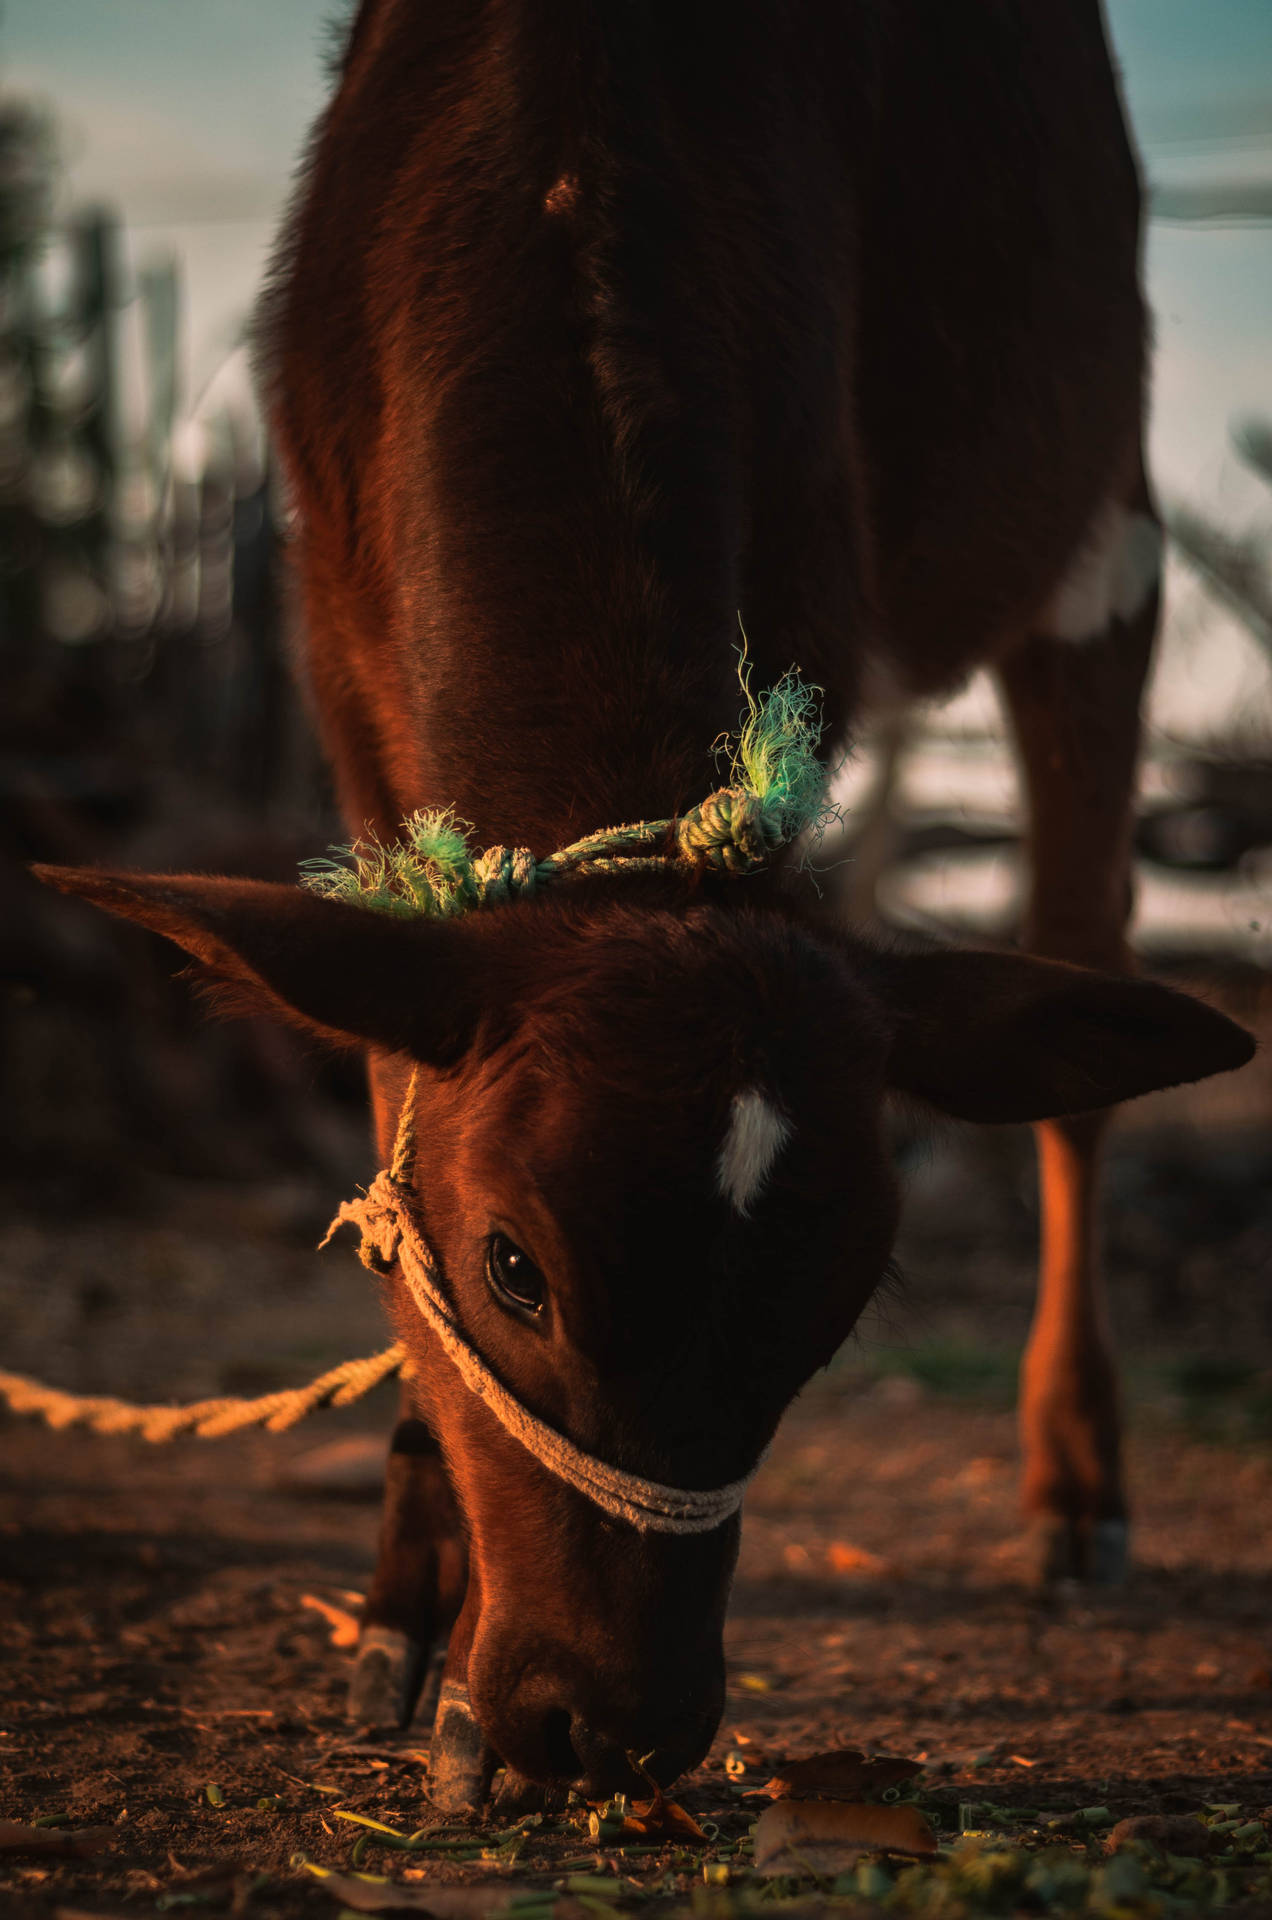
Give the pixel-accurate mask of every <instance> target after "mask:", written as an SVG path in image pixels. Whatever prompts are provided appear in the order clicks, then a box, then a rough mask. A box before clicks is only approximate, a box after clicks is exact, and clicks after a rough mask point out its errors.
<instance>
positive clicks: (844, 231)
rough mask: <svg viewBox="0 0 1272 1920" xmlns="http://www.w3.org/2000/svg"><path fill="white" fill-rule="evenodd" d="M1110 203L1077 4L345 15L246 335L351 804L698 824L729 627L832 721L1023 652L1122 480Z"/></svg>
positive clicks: (384, 816) (578, 822)
mask: <svg viewBox="0 0 1272 1920" xmlns="http://www.w3.org/2000/svg"><path fill="white" fill-rule="evenodd" d="M1137 219H1138V195H1137V187H1136V180H1135V172H1134V167H1133V163H1132V160H1131V156H1130V153H1129V151H1128V148H1127V144H1126V138H1125V134H1124V131H1123V128H1122V122H1121V116H1120V112H1119V108H1118V103H1117V99H1116V95H1115V90H1114V85H1113V80H1112V76H1111V73H1110V71H1109V69H1108V65H1107V60H1106V58H1105V55H1104V48H1103V40H1102V36H1101V31H1100V25H1099V19H1098V10H1097V8H1096V6H1095V5H1094V4H1091V5H1090V6H1081V7H1077V8H1075V7H1072V6H1059V5H1045V6H1041V7H1025V6H1013V5H994V6H989V7H981V8H977V9H975V10H974V12H973V13H972V14H971V16H970V17H969V15H968V13H967V11H966V10H965V9H961V8H958V7H950V8H945V9H940V10H938V12H937V13H935V14H934V13H933V11H932V9H930V8H926V7H919V6H915V5H905V4H892V5H886V6H885V5H879V4H871V5H848V6H844V7H825V6H820V5H804V6H790V5H783V6H777V5H773V6H757V7H749V8H744V9H742V10H740V11H739V10H738V9H736V8H726V7H722V6H702V7H699V8H695V9H693V10H692V12H691V13H690V15H688V16H686V15H685V14H684V12H683V10H682V9H679V8H673V7H666V8H663V7H657V6H628V5H623V6H618V7H613V8H606V7H598V6H595V5H593V4H590V0H589V3H588V4H567V5H565V6H556V5H553V6H547V5H543V6H539V5H533V4H531V5H516V4H509V5H497V6H493V7H484V8H483V7H476V6H472V5H469V4H463V5H451V6H441V7H429V8H428V9H427V10H421V9H417V8H409V7H397V8H394V7H392V6H389V5H371V6H369V7H368V8H366V9H364V12H363V15H362V17H361V20H360V22H359V25H358V27H357V29H356V30H355V33H354V35H353V38H352V42H351V46H350V51H349V55H348V59H347V64H346V71H345V76H344V81H343V85H342V87H341V89H340V91H339V93H338V94H337V96H336V99H335V101H334V103H333V105H332V107H331V109H330V112H329V116H328V120H327V122H326V125H325V127H324V129H323V130H322V132H321V134H320V136H319V138H318V141H317V144H316V147H315V151H314V157H313V162H312V165H311V169H310V172H309V176H308V181H307V185H306V190H305V194H304V197H303V200H302V203H301V208H300V212H299V217H298V219H297V221H296V224H295V228H294V232H293V234H292V236H291V238H290V240H289V243H288V249H287V256H286V258H287V268H286V272H285V274H284V276H283V278H282V279H281V282H280V286H279V291H278V296H277V301H276V312H275V316H274V320H273V324H272V329H271V334H270V341H271V352H272V356H273V358H272V365H273V374H274V387H275V395H276V405H275V414H276V419H277V422H278V425H279V428H280V432H281V435H282V439H283V445H284V448H285V449H286V452H287V455H288V461H289V468H290V471H291V473H292V475H293V478H294V481H295V485H296V489H297V495H298V500H299V504H300V509H301V532H300V536H299V538H300V543H301V563H302V577H303V581H304V592H305V612H306V624H307V632H308V641H307V646H308V658H309V665H310V671H311V674H312V676H313V680H314V684H315V688H316V691H317V695H318V707H319V714H320V718H321V720H322V723H323V725H324V728H325V730H326V733H327V736H328V739H329V741H330V745H331V749H332V754H333V758H334V761H335V764H336V768H337V772H338V776H339V778H340V781H341V786H342V791H343V794H344V796H345V807H346V812H347V814H348V817H349V819H350V821H351V822H352V823H353V824H354V825H356V826H361V824H362V822H363V821H365V820H370V821H371V822H373V823H375V824H376V825H377V826H378V827H379V829H380V830H381V831H382V832H383V833H386V834H391V833H393V832H395V831H396V827H397V822H398V821H399V820H401V819H402V818H403V817H404V816H405V814H406V813H407V812H408V811H409V810H410V809H411V808H413V807H415V806H418V805H423V804H427V805H448V804H452V803H453V804H454V805H455V806H456V807H457V808H458V810H459V812H460V813H461V815H462V816H463V817H464V818H466V819H468V820H471V821H472V822H473V823H474V826H475V828H476V833H477V838H478V840H479V841H480V842H481V843H486V842H492V841H503V842H508V843H516V842H518V841H521V842H525V843H527V844H530V845H534V846H545V847H546V846H548V845H549V844H561V843H564V842H565V841H566V840H569V839H570V838H572V837H573V836H574V835H575V834H577V833H579V832H582V831H586V830H587V829H589V828H591V827H592V826H594V825H595V824H596V823H597V822H600V821H609V820H617V819H623V820H626V819H634V818H641V817H658V816H660V815H662V814H665V813H667V812H669V811H672V810H674V809H675V808H677V807H684V806H688V805H690V804H692V803H693V802H694V801H696V800H697V799H699V798H701V795H702V790H703V781H704V760H703V743H704V741H709V740H711V739H712V738H714V737H715V735H716V734H717V733H719V731H720V730H721V729H722V728H723V727H726V726H728V725H731V724H732V722H733V719H734V717H735V714H736V708H737V697H736V679H735V672H734V646H735V642H736V638H737V616H738V613H739V611H740V612H741V614H742V617H743V619H744V621H745V623H746V626H747V629H748V632H749V633H750V636H751V645H752V649H753V652H754V655H755V658H756V661H757V682H758V683H759V684H766V683H768V682H769V681H771V680H773V679H775V678H776V677H777V674H778V673H780V672H781V671H782V670H783V669H784V668H785V667H786V666H787V665H789V664H790V662H791V661H792V660H798V662H799V663H800V665H801V667H802V668H803V670H804V672H805V675H806V676H807V677H808V678H811V679H815V680H817V681H819V682H821V683H822V684H823V685H824V686H825V687H826V688H827V690H828V718H829V719H830V721H831V725H832V732H833V731H836V730H842V729H843V728H844V726H845V725H846V724H848V723H849V722H850V721H851V720H852V719H854V718H855V717H856V716H857V715H858V714H859V712H860V709H861V703H862V697H863V693H865V692H866V691H867V690H868V688H869V687H870V686H871V685H876V684H878V683H879V682H880V681H887V682H890V683H892V684H893V685H894V686H897V685H899V686H901V687H903V688H905V689H907V690H908V691H910V692H915V693H923V692H932V691H934V690H936V689H939V688H941V687H948V686H949V685H950V684H952V683H953V682H954V681H955V680H957V679H958V678H959V676H961V675H963V674H965V673H966V672H967V671H968V670H969V669H970V668H971V667H972V666H973V665H974V664H976V663H978V662H981V661H984V660H986V659H988V658H992V657H994V656H996V655H998V654H1001V653H1002V652H1004V651H1005V650H1007V649H1008V648H1010V647H1011V646H1012V645H1014V644H1015V643H1017V642H1018V641H1019V640H1020V639H1021V637H1022V636H1023V635H1024V634H1026V633H1027V632H1029V631H1030V629H1031V626H1036V624H1037V623H1038V620H1039V617H1040V616H1041V615H1042V612H1043V609H1044V607H1045V604H1046V602H1047V600H1048V598H1049V596H1051V595H1052V594H1053V593H1054V592H1055V590H1056V588H1057V585H1058V583H1059V582H1060V580H1061V578H1062V576H1063V575H1064V572H1065V570H1066V568H1067V567H1068V566H1069V564H1070V563H1071V561H1072V560H1073V559H1074V557H1075V555H1076V553H1077V551H1078V549H1079V546H1080V544H1081V542H1082V539H1083V537H1084V535H1085V534H1086V532H1087V529H1088V527H1089V526H1090V524H1091V523H1092V521H1093V520H1094V518H1095V516H1096V514H1097V512H1098V510H1099V508H1100V507H1101V505H1102V504H1103V503H1104V502H1105V501H1106V500H1108V499H1115V500H1121V501H1127V500H1130V499H1131V498H1132V496H1133V493H1134V490H1135V488H1136V486H1137V480H1138V467H1139V426H1140V387H1141V381H1142V374H1143V331H1144V329H1143V316H1142V310H1141V304H1140V298H1139V293H1138V288H1137V272H1136V234H1137ZM581 713H582V714H585V715H586V724H585V725H584V726H580V714H581ZM548 772H550V773H551V774H552V775H553V776H554V777H551V778H545V773H548Z"/></svg>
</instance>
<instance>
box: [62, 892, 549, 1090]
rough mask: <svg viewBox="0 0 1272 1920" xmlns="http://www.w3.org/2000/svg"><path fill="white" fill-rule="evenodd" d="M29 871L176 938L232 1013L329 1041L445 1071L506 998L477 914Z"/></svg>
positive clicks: (498, 951)
mask: <svg viewBox="0 0 1272 1920" xmlns="http://www.w3.org/2000/svg"><path fill="white" fill-rule="evenodd" d="M32 872H33V873H34V874H35V876H36V878H37V879H39V880H43V881H44V882H45V883H46V884H47V885H48V886H52V887H56V888H58V890H59V891H60V892H62V893H72V894H78V895H79V896H80V897H81V898H82V899H85V900H91V901H92V902H93V904H94V905H95V906H99V907H104V908H106V910H107V911H108V912H110V913H117V914H121V915H122V916H123V917H124V918H125V919H128V920H136V921H139V922H140V924H141V925H142V926H143V927H150V928H151V929H152V930H153V931H154V932H155V933H162V934H165V935H166V936H167V938H168V939H169V940H175V941H176V943H177V945H178V946H181V947H184V948H185V951H186V952H187V953H189V954H191V955H193V957H194V959H195V961H196V963H197V965H198V968H199V970H200V972H201V973H202V974H203V975H204V976H205V977H206V978H207V979H209V980H210V981H211V982H212V983H213V984H214V986H216V987H217V989H218V997H219V998H221V1000H222V1001H223V1003H225V1004H227V1005H228V1006H229V1008H230V1009H231V1010H236V1011H241V1010H243V1009H245V1008H250V1007H252V1006H256V1007H267V1008H269V1009H270V1010H271V1011H272V1012H274V1013H275V1014H277V1015H279V1016H280V1017H281V1018H283V1019H286V1020H290V1021H291V1022H292V1024H293V1025H296V1026H301V1027H307V1028H309V1029H310V1030H311V1031H312V1032H315V1033H317V1034H318V1035H319V1036H320V1037H321V1038H323V1039H325V1040H329V1041H335V1042H336V1043H337V1044H339V1043H344V1044H345V1045H348V1044H349V1043H350V1042H352V1041H369V1042H370V1043H371V1044H372V1045H373V1046H379V1047H384V1048H386V1049H388V1050H389V1051H391V1052H404V1053H410V1054H412V1055H414V1057H415V1058H416V1059H418V1060H422V1061H424V1062H426V1063H427V1064H429V1065H435V1066H449V1065H452V1064H453V1063H454V1062H455V1061H457V1060H458V1059H459V1058H460V1057H461V1055H462V1054H463V1053H464V1052H465V1051H466V1050H467V1048H468V1047H469V1046H470V1045H471V1044H472V1042H473V1039H474V1037H475V1035H476V1034H477V1031H478V1029H479V1027H480V1026H481V1024H482V1022H483V1019H484V1018H485V1017H486V1015H487V1013H488V1010H489V1009H491V1008H496V1009H498V1008H501V1007H507V1006H508V1005H509V1004H510V1003H511V1002H512V1001H513V1000H514V999H515V996H516V991H517V983H516V981H515V980H514V979H512V978H510V977H508V973H509V969H508V964H507V963H508V955H509V943H508V942H507V941H498V940H494V941H492V940H491V939H489V938H487V937H486V928H485V927H484V926H483V925H479V924H478V922H479V921H481V919H482V916H480V915H473V916H472V917H471V920H460V919H456V920H449V921H445V920H444V921H425V920H416V919H413V918H410V919H408V918H399V917H397V916H396V915H393V914H386V913H379V912H376V911H374V910H372V909H370V908H364V907H355V906H351V905H348V904H346V903H344V902H342V901H339V900H323V899H320V898H319V897H318V896H317V895H315V894H312V893H307V892H306V891H305V889H304V888H303V887H300V886H280V885H278V884H276V883H274V882H270V881H265V880H234V879H222V878H219V877H217V876H215V875H210V874H196V873H175V874H159V873H110V872H104V871H102V870H99V869H97V868H93V867H33V868H32Z"/></svg>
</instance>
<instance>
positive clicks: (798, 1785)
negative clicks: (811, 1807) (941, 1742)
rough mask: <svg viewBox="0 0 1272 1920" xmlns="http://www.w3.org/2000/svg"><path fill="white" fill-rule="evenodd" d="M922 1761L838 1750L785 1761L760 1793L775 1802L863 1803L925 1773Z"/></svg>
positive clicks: (837, 1748)
mask: <svg viewBox="0 0 1272 1920" xmlns="http://www.w3.org/2000/svg"><path fill="white" fill-rule="evenodd" d="M922 1771H923V1763H922V1761H920V1760H903V1759H901V1758H900V1756H899V1755H896V1754H890V1753H875V1754H870V1755H867V1754H864V1753H859V1752H858V1751H857V1749H856V1748H855V1747H835V1748H833V1749H832V1750H831V1751H830V1752H829V1753H810V1754H809V1755H808V1757H807V1759H804V1760H786V1761H783V1763H782V1765H781V1766H780V1767H779V1768H778V1769H777V1772H776V1773H775V1774H774V1775H773V1778H772V1779H771V1780H766V1781H765V1782H764V1785H763V1786H762V1787H759V1788H757V1789H756V1791H757V1792H758V1793H767V1794H768V1796H769V1798H770V1799H772V1800H780V1799H783V1798H785V1797H786V1796H787V1795H788V1794H790V1795H793V1796H794V1797H795V1798H796V1799H797V1800H803V1799H812V1800H864V1799H866V1798H867V1797H868V1796H869V1795H871V1794H880V1793H886V1792H887V1790H888V1788H889V1787H899V1786H901V1785H903V1784H904V1782H905V1781H907V1780H913V1778H914V1776H915V1774H916V1773H922Z"/></svg>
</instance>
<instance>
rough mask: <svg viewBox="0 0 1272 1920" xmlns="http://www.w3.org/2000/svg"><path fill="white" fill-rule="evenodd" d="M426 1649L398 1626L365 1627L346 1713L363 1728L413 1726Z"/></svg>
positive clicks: (360, 1638)
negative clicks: (412, 1721) (400, 1631)
mask: <svg viewBox="0 0 1272 1920" xmlns="http://www.w3.org/2000/svg"><path fill="white" fill-rule="evenodd" d="M424 1668H425V1655H424V1648H423V1647H422V1646H421V1645H420V1643H419V1641H418V1640H410V1639H408V1638H407V1636H406V1634H404V1633H399V1632H398V1630H397V1628H396V1627H364V1628H363V1629H362V1633H361V1635H360V1636H359V1639H358V1652H357V1657H356V1659H355V1661H354V1667H353V1677H352V1678H351V1680H350V1681H349V1693H348V1697H347V1701H346V1706H345V1711H346V1714H347V1715H348V1718H349V1719H350V1720H353V1721H355V1722H356V1723H357V1724H358V1725H359V1726H363V1727H368V1726H369V1727H405V1726H408V1725H409V1724H410V1719H411V1715H412V1713H413V1712H414V1710H415V1702H416V1700H417V1698H418V1697H419V1691H420V1686H421V1684H422V1682H423V1679H424Z"/></svg>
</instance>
